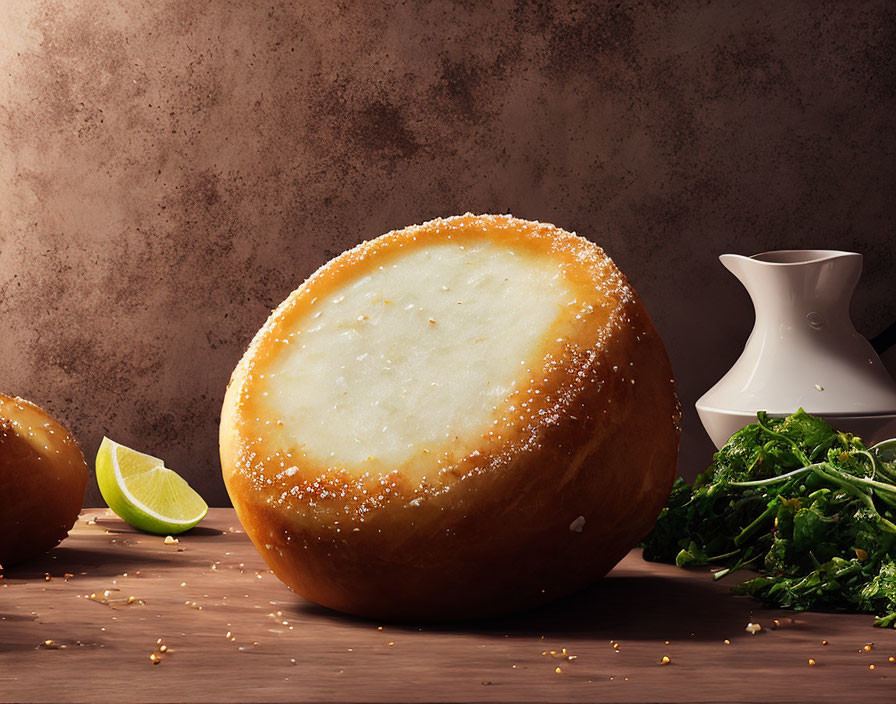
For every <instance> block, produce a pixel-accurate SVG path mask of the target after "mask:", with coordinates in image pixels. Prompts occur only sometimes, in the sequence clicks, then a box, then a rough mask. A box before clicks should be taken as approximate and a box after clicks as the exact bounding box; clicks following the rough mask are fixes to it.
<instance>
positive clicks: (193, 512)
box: [96, 438, 208, 535]
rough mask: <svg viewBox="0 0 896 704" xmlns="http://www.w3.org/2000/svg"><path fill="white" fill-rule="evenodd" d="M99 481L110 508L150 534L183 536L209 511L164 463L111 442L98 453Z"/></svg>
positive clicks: (97, 477)
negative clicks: (182, 534)
mask: <svg viewBox="0 0 896 704" xmlns="http://www.w3.org/2000/svg"><path fill="white" fill-rule="evenodd" d="M96 481H97V483H98V484H99V485H100V492H101V493H102V495H103V498H104V499H105V500H106V503H107V504H109V508H111V509H112V510H113V511H114V512H115V513H116V514H117V515H118V517H119V518H121V519H122V520H124V521H127V522H128V523H130V524H131V525H132V526H134V528H138V529H140V530H145V531H146V532H147V533H157V534H159V535H174V534H176V533H183V532H184V531H185V530H189V529H190V528H192V527H193V526H195V525H196V524H197V523H199V521H201V520H202V519H203V517H204V516H205V514H206V512H207V511H208V505H207V504H206V503H205V501H203V500H202V497H201V496H200V495H199V494H197V493H196V492H195V491H194V490H193V489H192V488H190V485H189V484H187V482H186V481H185V480H184V479H183V478H182V477H181V476H180V475H179V474H177V472H173V471H172V470H170V469H167V468H166V467H165V463H164V462H162V460H160V459H158V458H157V457H153V456H151V455H145V454H143V453H142V452H137V451H136V450H132V449H131V448H129V447H125V446H124V445H119V444H118V443H117V442H113V441H112V440H110V439H109V438H103V442H102V444H101V445H100V449H99V451H98V452H97V453H96Z"/></svg>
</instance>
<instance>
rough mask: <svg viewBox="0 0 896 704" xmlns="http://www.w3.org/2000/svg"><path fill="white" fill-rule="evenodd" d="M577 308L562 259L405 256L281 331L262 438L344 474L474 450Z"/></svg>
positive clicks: (443, 249) (266, 381)
mask: <svg viewBox="0 0 896 704" xmlns="http://www.w3.org/2000/svg"><path fill="white" fill-rule="evenodd" d="M575 298H576V296H575V293H574V289H573V286H572V285H571V283H570V282H569V281H567V280H566V278H565V277H564V275H563V273H562V269H561V267H560V263H559V261H558V260H554V259H552V258H550V257H544V256H541V257H536V256H533V255H530V254H528V253H526V252H524V251H522V250H516V251H512V250H510V249H508V248H507V247H506V246H504V245H499V244H495V243H492V242H490V241H487V240H483V241H481V242H477V243H475V244H471V243H467V244H466V245H459V244H457V243H452V242H448V243H445V244H438V245H430V246H426V247H420V248H413V249H411V250H410V251H409V252H407V253H402V254H399V255H397V256H395V257H394V258H390V259H389V260H388V261H387V262H386V263H385V264H384V265H383V266H380V267H378V268H374V269H373V271H372V272H371V273H369V274H368V275H366V276H364V277H363V278H361V279H358V280H356V281H350V280H349V281H346V282H345V285H343V286H342V287H341V288H340V289H339V290H338V291H336V292H335V293H334V294H333V295H331V296H329V297H327V298H322V299H321V300H318V301H316V302H315V303H314V304H313V306H312V308H311V310H312V312H311V314H310V315H308V316H304V317H303V318H301V319H300V320H299V323H298V325H299V327H298V329H294V330H284V329H280V330H279V331H278V334H277V337H279V338H281V339H287V340H288V344H281V345H278V346H277V349H278V352H277V354H276V355H275V356H274V357H273V358H272V360H271V363H270V364H268V365H265V366H266V369H264V370H257V371H259V372H262V373H263V374H264V378H263V381H261V382H260V383H259V385H258V386H257V387H256V393H258V392H260V393H262V398H259V397H258V396H255V401H256V403H258V404H259V406H260V407H261V409H262V412H263V414H264V417H266V418H269V419H272V420H271V421H270V423H271V425H270V426H269V427H266V428H265V429H264V432H265V433H266V435H267V437H268V438H269V439H271V440H273V441H274V442H273V444H274V445H275V446H278V448H279V449H280V450H281V451H289V452H290V455H292V456H293V457H294V456H295V455H293V453H294V452H296V451H297V452H298V453H299V454H300V455H305V456H306V457H307V458H308V459H311V460H314V461H315V462H319V463H321V464H324V465H326V466H330V467H340V466H341V467H346V468H347V469H348V468H351V469H359V468H362V467H363V466H364V465H365V463H370V462H373V463H374V464H375V465H376V466H380V467H382V466H383V465H386V466H392V467H397V466H400V465H404V464H406V463H408V462H411V464H415V462H413V461H412V460H413V459H414V458H415V457H417V458H419V459H422V457H420V455H421V454H423V455H425V454H426V453H444V452H446V451H447V452H449V453H450V454H453V455H455V456H457V455H463V454H466V453H468V452H471V451H473V450H474V449H475V448H476V447H477V446H478V445H481V442H482V440H481V438H482V437H483V435H484V434H487V433H488V432H489V429H490V428H491V427H492V424H493V423H494V420H495V416H496V411H497V409H499V408H500V407H501V404H502V402H503V401H504V400H505V399H506V398H507V397H508V395H509V394H510V393H511V392H512V391H513V390H514V389H517V388H519V387H520V386H521V385H522V384H524V383H525V382H526V380H527V378H528V374H527V372H528V371H529V368H530V367H532V369H531V371H532V372H535V373H537V371H538V369H540V368H541V359H540V358H537V359H536V358H535V357H536V356H537V355H539V354H541V353H543V350H544V345H545V343H547V342H553V340H548V335H549V333H550V332H551V327H552V326H553V325H554V323H555V322H556V321H558V320H559V319H566V318H568V317H570V316H573V315H575V313H576V312H578V308H579V305H581V304H580V302H579V301H576V300H575ZM533 364H534V365H536V366H534V367H533V366H532V365H533ZM256 380H258V377H257V376H256ZM259 381H260V380H259ZM422 464H424V465H426V464H429V463H427V462H423V463H422ZM368 466H370V465H368ZM371 468H373V467H371Z"/></svg>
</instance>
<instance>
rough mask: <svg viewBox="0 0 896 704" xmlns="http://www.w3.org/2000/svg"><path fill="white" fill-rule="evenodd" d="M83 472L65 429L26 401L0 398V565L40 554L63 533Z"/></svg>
mask: <svg viewBox="0 0 896 704" xmlns="http://www.w3.org/2000/svg"><path fill="white" fill-rule="evenodd" d="M87 474H88V472H87V463H86V462H85V461H84V453H82V452H81V448H80V447H78V443H77V442H75V439H74V438H73V437H72V435H71V433H69V431H68V430H66V429H65V428H64V427H63V426H62V425H60V424H59V423H57V422H56V421H55V420H53V419H52V418H50V416H48V415H47V414H46V412H44V411H43V410H42V409H40V408H38V407H37V406H36V405H34V404H33V403H31V402H30V401H26V400H25V399H22V398H18V397H16V398H11V397H9V396H4V395H3V394H0V564H2V565H3V566H4V567H8V566H10V565H13V564H15V563H17V562H22V561H23V560H27V559H29V558H31V557H34V556H36V555H40V554H41V553H43V552H46V551H47V550H49V549H50V548H53V547H55V546H56V545H58V544H59V543H60V541H62V540H63V539H64V538H65V537H66V536H67V535H68V532H69V531H70V530H71V528H72V526H73V525H74V524H75V521H76V520H77V518H78V513H79V512H80V511H81V507H82V504H83V501H84V490H85V489H86V488H87Z"/></svg>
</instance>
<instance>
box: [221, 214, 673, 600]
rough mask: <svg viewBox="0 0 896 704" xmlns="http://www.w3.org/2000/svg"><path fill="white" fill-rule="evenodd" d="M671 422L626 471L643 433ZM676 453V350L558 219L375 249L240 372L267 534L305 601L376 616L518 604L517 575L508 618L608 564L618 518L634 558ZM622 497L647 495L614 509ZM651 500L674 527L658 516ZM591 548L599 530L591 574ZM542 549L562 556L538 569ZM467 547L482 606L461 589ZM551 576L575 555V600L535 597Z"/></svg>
mask: <svg viewBox="0 0 896 704" xmlns="http://www.w3.org/2000/svg"><path fill="white" fill-rule="evenodd" d="M645 404H652V405H651V406H650V407H649V408H648V407H647V406H646V405H645ZM636 416H637V418H636ZM658 424H659V425H661V426H662V427H661V430H662V432H660V433H657V434H656V437H655V438H653V439H651V438H648V439H646V440H645V441H644V442H643V443H642V444H643V446H642V447H637V448H633V449H632V450H631V452H630V453H629V457H628V458H626V457H624V456H623V455H622V452H623V449H624V450H625V452H628V444H629V442H630V441H629V440H628V438H627V437H626V436H625V435H624V434H622V435H620V434H619V432H618V431H619V430H620V428H621V427H622V426H625V425H627V426H628V427H629V428H630V429H631V432H633V433H639V432H643V429H644V428H645V427H656V426H657V425H658ZM677 437H678V406H677V401H676V400H675V395H674V390H673V384H672V380H671V370H670V369H669V366H668V359H667V358H666V356H665V350H664V349H663V347H662V343H661V342H660V341H659V338H658V336H657V335H656V331H655V330H654V329H653V326H652V325H651V323H650V321H649V318H647V316H646V313H645V312H644V311H643V307H642V306H641V304H640V302H639V301H638V300H637V296H636V295H635V293H634V291H633V290H632V289H631V287H630V286H629V284H628V283H627V281H626V280H625V277H624V276H623V275H622V274H621V272H620V271H619V270H618V269H617V268H616V266H615V265H614V264H613V262H612V261H611V260H610V259H609V257H607V256H606V255H605V254H604V252H603V250H601V249H600V247H598V246H597V245H595V244H593V243H591V242H589V241H587V240H585V239H583V238H581V237H578V236H576V235H575V234H573V233H569V232H565V231H563V230H560V229H559V228H556V227H554V226H552V225H547V224H543V223H537V222H531V221H525V220H519V219H516V218H512V217H510V216H495V215H484V216H483V215H480V216H477V215H471V214H467V215H463V216H458V217H452V218H445V219H437V220H433V221H430V222H428V223H425V224H423V225H419V226H412V227H408V228H405V229H403V230H398V231H393V232H390V233H388V234H386V235H383V236H382V237H378V238H376V239H374V240H371V241H368V242H364V243H362V244H361V245H358V246H357V247H355V248H354V249H352V250H349V251H347V252H345V253H343V254H342V255H340V256H338V257H337V258H335V259H334V260H332V261H330V262H329V263H327V264H326V265H324V266H323V267H321V269H319V270H318V271H317V272H316V273H315V274H314V275H312V276H311V277H310V278H309V279H308V280H307V281H305V283H303V284H302V285H301V286H300V287H299V288H298V289H297V290H296V291H294V292H293V293H292V294H291V295H290V296H289V297H288V298H287V300H286V301H284V302H283V303H282V304H281V305H280V306H279V307H278V308H277V309H276V310H275V311H274V312H273V313H272V315H271V317H270V318H269V319H268V321H267V323H266V324H265V325H264V327H262V329H261V330H260V331H259V332H258V334H257V335H256V336H255V338H254V339H253V341H252V343H251V345H250V346H249V349H248V351H247V352H246V354H245V355H244V357H243V359H242V360H241V362H240V364H239V365H238V366H237V368H236V370H235V371H234V374H233V376H232V378H231V383H230V385H229V388H228V392H227V396H226V399H225V403H224V409H223V412H222V421H221V460H222V467H223V469H224V477H225V482H226V484H227V487H228V491H229V492H230V494H231V497H232V499H233V502H234V506H235V507H236V508H237V512H238V515H239V516H240V519H241V520H242V521H243V523H244V525H245V526H246V528H247V532H248V533H249V535H250V537H251V538H252V539H253V541H254V542H255V544H256V546H258V547H259V550H260V551H261V552H262V554H263V556H265V559H266V560H267V561H268V563H269V564H270V565H271V567H272V569H274V571H275V573H277V574H278V576H280V577H281V578H282V579H284V581H286V582H287V584H289V585H290V586H292V587H293V588H294V589H296V590H297V591H298V592H299V593H301V594H303V595H305V596H307V597H308V598H311V599H313V600H315V601H318V602H319V603H323V604H325V605H328V606H332V607H333V608H340V609H343V610H347V611H352V612H353V613H362V614H366V615H377V614H382V615H385V616H388V615H389V614H391V613H393V611H394V613H399V614H412V613H426V614H428V613H430V611H431V609H432V608H434V607H435V606H436V605H440V608H441V607H444V609H443V612H444V613H446V614H448V613H453V614H457V613H460V614H462V615H468V614H474V613H491V612H495V610H496V609H497V610H500V609H499V607H498V606H496V605H495V601H496V599H499V598H500V597H499V596H498V591H499V590H500V583H501V582H502V580H509V582H508V584H516V585H517V586H519V587H520V593H519V594H517V595H514V596H513V597H510V596H507V598H506V605H507V606H508V607H509V606H510V605H512V604H516V603H531V602H535V601H537V600H539V599H543V598H550V596H551V595H556V594H557V593H559V591H563V589H573V588H575V586H576V585H577V584H579V583H581V582H582V580H587V579H588V578H589V575H591V576H592V577H593V575H594V574H596V573H598V572H599V573H602V572H601V570H603V571H605V570H606V569H608V566H607V565H606V564H604V562H607V561H609V560H610V557H607V558H606V560H604V559H602V558H600V556H594V553H593V551H592V552H591V556H590V557H589V555H588V554H587V553H588V550H589V548H588V547H587V545H586V543H589V541H592V540H594V539H595V538H596V537H597V536H596V534H595V531H597V532H599V531H600V530H602V529H601V524H602V522H606V523H607V526H608V527H607V531H608V532H607V537H608V539H609V540H610V542H611V543H612V542H614V538H613V534H614V531H616V532H618V531H619V528H618V526H615V527H614V523H618V520H617V519H618V518H620V517H622V518H624V519H626V520H629V521H630V522H631V521H632V520H634V521H636V525H632V526H629V527H628V528H627V529H626V530H624V531H622V532H621V533H620V535H622V536H623V537H617V538H616V539H615V542H617V543H619V544H620V545H621V544H622V543H625V545H623V546H622V548H621V549H623V550H627V549H628V548H629V547H631V543H632V541H633V540H637V538H639V537H641V536H640V535H634V534H635V533H637V532H638V531H641V530H642V528H641V524H642V523H648V524H649V522H651V521H652V519H653V518H654V517H655V515H656V513H655V512H656V511H658V510H659V506H660V505H661V500H662V498H664V496H665V494H664V492H668V486H669V485H670V484H671V481H672V477H673V476H674V458H675V456H676V454H677ZM652 443H656V448H653V447H652ZM602 448H603V449H602ZM604 453H609V454H608V457H607V458H606V460H607V461H606V462H604V461H603V460H604V459H605V458H604V457H603V454H604ZM629 461H630V462H634V463H635V465H636V466H634V467H628V464H627V462H629ZM639 464H640V465H641V466H638V465H639ZM602 473H603V475H602ZM601 487H603V488H601ZM604 489H606V491H604ZM601 492H602V494H606V496H601V495H599V494H601ZM614 493H621V494H628V496H622V499H624V500H623V501H620V503H619V505H618V506H615V505H614V506H610V505H609V504H608V505H607V506H604V505H603V504H602V502H604V501H608V500H609V499H610V498H612V497H613V496H614ZM657 497H659V498H657ZM639 502H641V503H643V504H644V506H643V512H644V513H646V514H650V513H653V515H652V516H648V517H647V518H646V519H644V518H640V517H639V516H638V510H639V508H641V506H640V505H639ZM598 513H602V514H603V517H600V516H598V515H597V514H598ZM631 516H635V518H634V519H632V518H631ZM586 521H587V526H588V527H589V528H591V531H592V532H591V533H589V531H588V529H587V528H583V526H584V525H586ZM571 525H575V526H576V528H575V529H571V528H570V527H569V526H571ZM647 527H649V525H648V526H647ZM555 531H556V532H555ZM483 533H485V534H487V535H483ZM505 533H506V534H505ZM630 534H631V535H630ZM551 535H554V536H555V538H556V541H557V542H556V543H555V544H552V543H551V540H552V539H551V538H550V536H551ZM570 535H572V536H580V535H581V536H586V537H580V538H578V546H575V545H573V544H572V543H570V544H569V547H568V549H570V550H575V551H579V552H576V553H575V556H574V558H573V559H572V561H571V559H570V558H568V557H564V550H566V549H567V548H566V547H563V548H561V544H562V545H564V546H565V545H566V544H567V542H568V541H569V540H570V537H569V536H570ZM632 535H634V537H632ZM514 536H515V537H514ZM471 541H472V542H473V543H475V544H471ZM524 543H527V544H528V545H530V546H531V548H532V550H533V551H534V554H538V553H539V552H544V551H545V550H554V552H555V553H556V554H555V555H553V556H551V557H550V558H544V557H542V558H539V559H540V560H541V563H542V567H539V568H535V567H532V568H531V569H529V568H527V567H526V566H525V564H524V563H525V559H526V558H525V555H524V552H525V549H526V548H525V545H524ZM554 545H556V550H555V549H554ZM618 549H619V548H618V546H617V547H613V549H612V550H610V551H609V553H612V554H613V555H615V557H614V558H612V559H613V560H618V558H619V557H620V556H621V554H618V555H617V554H616V553H617V552H618ZM453 550H458V551H460V552H459V553H458V557H457V558H456V559H457V560H459V561H460V563H458V564H463V565H464V569H465V570H468V572H469V574H468V575H467V577H466V578H465V579H466V581H464V582H460V583H459V585H462V584H465V583H466V582H468V581H469V580H471V579H472V580H475V581H477V582H478V583H479V585H480V589H481V590H482V594H483V595H484V596H482V598H481V599H479V602H477V603H478V606H476V605H473V601H476V599H475V598H473V597H472V596H469V597H467V596H461V595H459V594H458V591H457V588H456V587H455V588H451V589H450V590H449V587H448V586H447V585H448V584H450V582H451V580H452V577H451V576H450V572H451V571H452V570H454V571H455V572H457V569H459V567H458V565H452V563H451V560H447V562H446V561H445V560H446V558H444V552H445V551H453ZM465 551H466V552H465ZM609 553H608V554H609ZM504 560H507V561H509V562H508V565H511V564H512V567H510V566H505V567H501V568H500V569H502V570H503V571H504V573H505V575H506V576H505V577H502V578H498V577H497V576H495V575H494V574H492V570H493V569H499V567H498V565H499V563H501V562H502V561H504ZM521 560H522V562H521ZM552 560H566V563H567V564H566V566H565V567H562V566H561V569H559V570H558V569H554V572H555V573H556V574H557V579H558V580H560V579H565V580H566V582H565V584H563V585H562V586H561V585H559V584H554V585H550V584H544V585H543V587H544V588H538V589H534V587H533V584H534V580H536V576H535V575H536V574H539V575H540V574H541V573H542V572H541V571H540V570H541V569H542V568H543V569H547V570H549V571H550V569H552V568H551V562H552ZM588 560H590V563H589V562H588ZM475 565H480V567H475ZM489 565H495V567H494V568H493V567H490V566H489ZM575 565H578V566H575ZM399 566H400V567H399ZM455 568H457V569H455ZM406 569H407V570H411V572H410V573H408V575H407V577H406V578H405V582H406V584H407V585H411V584H414V583H416V582H417V581H418V580H423V582H421V583H420V584H418V585H417V587H416V588H415V589H411V586H406V587H399V586H397V583H393V582H391V581H390V582H387V583H381V582H380V581H378V580H379V578H377V577H374V576H372V575H373V574H374V572H377V571H381V572H382V571H383V570H385V573H389V571H390V570H395V572H396V574H398V573H401V572H403V571H404V570H406ZM518 569H521V570H523V571H524V572H525V570H527V569H528V570H529V572H531V574H529V575H528V576H519V575H518V576H516V577H514V576H513V573H514V572H515V571H516V570H518ZM564 569H567V570H569V572H570V574H569V575H567V577H565V578H564V577H563V570H564ZM421 570H423V572H421ZM426 570H429V572H427V571H426ZM424 573H425V574H429V575H430V576H429V578H428V579H429V580H431V583H430V581H427V580H425V579H423V578H422V577H421V576H420V575H421V574H424ZM457 573H458V574H461V572H457ZM490 575H491V576H490ZM457 578H458V579H460V577H457ZM530 578H531V579H530ZM537 579H539V580H542V579H543V578H542V577H540V576H539V577H537ZM490 580H491V582H492V583H491V584H490V583H489V581H490ZM514 580H515V581H514ZM527 580H529V581H532V582H533V584H529V585H528V586H527V587H526V588H525V589H523V588H522V585H523V583H525V582H526V581H527ZM374 582H376V587H374ZM437 582H442V583H444V585H445V586H444V588H443V589H444V593H441V594H440V593H439V592H440V587H436V586H432V585H433V584H436V583H437ZM365 585H366V586H365ZM427 585H429V586H427ZM459 585H458V586H459ZM365 590H366V596H365ZM409 590H410V591H409ZM427 590H429V592H431V593H430V594H427ZM448 591H451V594H450V595H449V594H448ZM373 592H377V594H378V595H377V596H376V597H373V596H371V594H372V593H373ZM530 592H531V593H530ZM390 594H391V595H390ZM477 598H478V597H477ZM465 599H466V600H468V601H469V603H470V606H469V608H467V606H465V604H466V603H467V602H466V601H465ZM489 600H491V601H490V602H489V603H491V604H492V605H491V606H486V602H488V601H489ZM399 602H400V603H401V605H400V606H399V605H397V604H398V603H399ZM449 604H450V605H449ZM392 605H395V607H394V609H393V608H392Z"/></svg>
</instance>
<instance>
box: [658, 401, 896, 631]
mask: <svg viewBox="0 0 896 704" xmlns="http://www.w3.org/2000/svg"><path fill="white" fill-rule="evenodd" d="M757 418H758V422H757V423H754V424H753V425H748V426H747V427H746V428H743V429H742V430H740V431H738V432H737V433H735V434H734V435H732V436H731V438H730V439H729V440H728V442H727V443H726V444H725V446H724V447H723V448H722V449H721V450H719V451H718V452H717V453H716V455H715V457H714V459H713V463H712V465H711V466H710V467H709V469H707V470H706V472H704V473H703V474H701V475H700V476H699V477H697V479H696V480H695V481H694V483H693V485H688V484H687V483H686V482H685V481H684V480H682V479H681V478H679V479H678V480H677V481H676V482H675V485H674V487H673V488H672V492H671V494H670V495H669V499H668V502H667V506H666V508H664V509H663V511H662V512H661V513H660V516H659V518H658V519H657V522H656V525H655V526H654V528H653V531H652V532H651V533H650V535H648V536H647V538H645V540H644V542H643V546H644V557H645V559H647V560H653V561H658V562H674V563H675V564H676V565H678V566H679V567H694V566H699V565H714V566H718V567H719V568H720V569H719V570H718V571H716V572H715V574H714V577H715V578H716V579H719V578H721V577H724V576H725V575H727V574H729V573H731V572H733V571H735V570H737V569H739V568H741V567H748V568H750V569H753V570H755V571H757V572H759V574H760V576H759V577H756V578H755V579H751V580H749V581H747V582H743V583H742V584H739V585H738V586H736V587H735V588H734V591H735V592H737V593H739V594H751V595H753V596H755V597H758V598H759V599H761V600H762V601H764V602H765V603H766V604H768V605H770V606H776V607H780V608H787V609H796V610H826V611H831V610H834V611H853V612H865V613H872V614H875V615H876V616H877V617H878V618H877V620H876V621H875V625H877V626H896V441H887V442H886V443H881V444H880V445H877V446H875V447H873V448H870V449H869V448H866V447H865V446H864V445H863V444H862V441H861V440H860V439H859V438H857V437H855V436H854V435H850V434H849V433H841V432H837V431H835V430H834V429H833V428H831V427H830V426H829V425H828V424H827V423H826V422H825V421H824V420H822V419H821V418H817V417H815V416H812V415H809V414H808V413H805V412H804V411H802V410H800V411H799V412H797V413H795V414H794V415H792V416H788V417H787V418H770V417H769V416H768V415H767V414H765V413H762V412H760V413H758V414H757Z"/></svg>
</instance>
